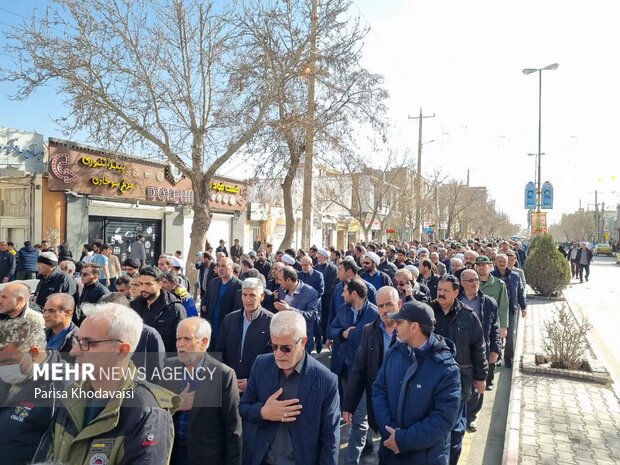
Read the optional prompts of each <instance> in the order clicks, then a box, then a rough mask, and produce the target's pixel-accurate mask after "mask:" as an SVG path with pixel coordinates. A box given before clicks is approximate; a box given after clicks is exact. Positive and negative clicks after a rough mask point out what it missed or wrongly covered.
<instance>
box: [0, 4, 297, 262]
mask: <svg viewBox="0 0 620 465" xmlns="http://www.w3.org/2000/svg"><path fill="white" fill-rule="evenodd" d="M289 3H290V2H286V3H285V2H280V1H278V0H245V1H242V2H235V3H233V4H231V5H226V4H224V6H222V5H221V4H218V5H217V6H216V5H215V4H204V3H203V2H201V1H199V0H166V1H159V0H125V1H121V0H56V1H55V2H54V4H53V6H51V7H49V8H47V9H46V10H45V11H44V12H43V13H41V14H37V13H35V14H34V15H33V18H32V21H30V22H26V23H24V24H23V25H22V26H21V27H19V28H17V29H16V30H14V31H12V32H9V33H8V34H7V35H8V38H9V39H10V45H9V46H8V51H9V52H10V53H11V54H13V55H14V56H16V57H17V58H16V62H17V63H16V67H15V68H14V69H8V70H7V69H4V70H3V77H4V79H9V80H11V81H15V82H17V83H18V84H19V85H20V89H19V91H18V93H17V95H16V96H15V97H16V98H19V99H25V98H28V97H29V96H30V95H31V94H32V93H33V92H34V91H35V90H36V89H37V88H39V87H42V86H45V85H47V84H48V83H49V82H50V81H55V82H57V83H58V84H59V89H60V97H61V98H62V99H63V102H64V104H65V106H66V108H68V109H70V110H68V114H67V116H66V117H65V118H63V119H62V120H61V121H59V122H60V123H61V124H62V125H63V128H64V129H65V131H67V132H72V131H77V130H86V131H87V132H88V133H89V134H90V135H91V137H92V138H93V140H94V141H96V142H97V143H98V144H100V145H102V146H104V147H106V148H109V149H112V150H118V149H121V148H123V149H124V150H125V151H129V150H135V149H136V148H137V147H139V148H140V149H141V150H142V151H143V153H144V154H146V155H149V154H153V155H155V156H160V157H161V156H163V157H165V158H167V159H168V160H169V161H170V162H172V163H173V164H174V165H176V166H177V167H178V168H179V169H180V171H181V172H182V173H183V175H184V176H186V177H188V178H189V179H190V180H191V182H192V188H193V190H194V204H193V211H194V220H193V224H192V230H191V244H190V254H189V256H190V257H192V256H194V255H195V253H196V252H197V251H198V250H201V249H202V248H203V246H204V243H205V238H206V232H207V230H208V229H209V225H210V223H211V218H212V213H211V209H210V207H209V202H208V200H207V199H208V193H209V186H210V181H211V178H212V177H213V176H214V174H215V173H216V172H217V170H218V169H219V168H220V167H221V166H222V165H223V164H224V163H225V162H227V161H228V160H230V159H231V157H233V155H235V154H236V153H238V152H239V151H240V150H241V149H242V148H243V147H244V146H245V145H246V144H247V143H248V142H249V141H250V140H251V139H252V138H253V137H254V136H255V135H256V133H257V132H258V131H259V130H260V129H261V128H262V127H263V125H264V123H265V120H266V118H267V117H268V115H269V112H270V110H271V109H272V107H273V104H274V101H275V100H276V96H277V94H278V93H279V92H280V91H281V89H282V83H283V82H285V81H287V80H288V79H289V78H290V76H291V75H297V74H298V73H299V68H300V66H301V64H302V63H303V62H304V60H305V59H306V56H305V55H306V54H307V50H308V37H307V36H306V35H304V34H302V33H301V31H300V29H299V28H294V27H291V23H294V22H295V21H296V20H297V19H296V18H291V11H290V8H289V6H288V4H289ZM128 148H129V149H128ZM192 269H193V267H188V270H192Z"/></svg>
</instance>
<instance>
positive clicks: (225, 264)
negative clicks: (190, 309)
mask: <svg viewBox="0 0 620 465" xmlns="http://www.w3.org/2000/svg"><path fill="white" fill-rule="evenodd" d="M217 274H218V277H217V278H215V279H214V280H213V281H211V283H210V284H209V289H208V291H207V302H206V305H205V306H204V307H203V308H201V312H200V316H202V317H203V318H205V319H206V320H207V321H209V323H211V330H212V333H211V344H213V346H214V347H217V337H218V334H219V330H220V326H221V324H222V321H224V317H225V316H226V315H228V314H229V313H231V312H233V311H234V310H236V309H235V308H234V307H235V295H236V293H237V291H238V290H239V289H241V281H240V280H239V278H237V277H236V276H235V275H234V274H233V261H232V259H231V258H228V257H221V258H220V259H219V260H218V262H217Z"/></svg>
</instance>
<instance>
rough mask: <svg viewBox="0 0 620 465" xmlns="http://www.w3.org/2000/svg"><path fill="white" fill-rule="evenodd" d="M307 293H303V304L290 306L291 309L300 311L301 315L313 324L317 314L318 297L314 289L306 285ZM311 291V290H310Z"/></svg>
mask: <svg viewBox="0 0 620 465" xmlns="http://www.w3.org/2000/svg"><path fill="white" fill-rule="evenodd" d="M307 289H308V292H307V295H305V296H304V297H305V299H304V300H305V301H306V302H305V305H301V306H300V308H297V307H290V309H291V310H294V311H296V312H299V313H301V315H302V316H303V317H304V318H305V319H306V321H307V322H309V323H311V324H314V320H316V319H317V317H318V315H319V302H320V300H319V298H318V296H317V295H315V294H316V291H315V290H314V289H312V288H311V287H308V288H307ZM310 291H311V292H310Z"/></svg>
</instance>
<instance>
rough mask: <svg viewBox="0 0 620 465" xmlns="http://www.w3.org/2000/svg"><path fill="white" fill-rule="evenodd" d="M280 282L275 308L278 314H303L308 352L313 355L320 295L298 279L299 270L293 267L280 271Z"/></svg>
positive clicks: (286, 267)
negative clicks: (292, 312) (285, 312)
mask: <svg viewBox="0 0 620 465" xmlns="http://www.w3.org/2000/svg"><path fill="white" fill-rule="evenodd" d="M278 281H279V283H280V288H279V289H278V291H277V293H278V295H277V296H276V299H277V300H276V301H275V302H274V303H273V306H274V307H275V309H276V310H277V311H278V312H283V311H288V310H293V311H295V312H298V313H301V315H302V316H303V317H304V318H305V319H306V324H307V335H308V344H306V351H307V352H308V353H311V352H312V349H314V337H315V328H316V327H317V321H318V318H319V302H320V300H319V294H318V293H317V292H316V291H315V290H314V289H313V288H311V287H310V286H308V285H307V284H304V283H302V282H301V281H300V280H299V279H297V270H295V268H293V267H292V266H285V267H284V268H282V269H281V270H280V271H278ZM316 335H317V336H319V335H318V334H316Z"/></svg>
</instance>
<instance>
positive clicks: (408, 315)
mask: <svg viewBox="0 0 620 465" xmlns="http://www.w3.org/2000/svg"><path fill="white" fill-rule="evenodd" d="M389 317H390V318H391V319H392V320H394V321H398V320H407V321H411V322H415V323H419V324H420V325H421V326H426V327H427V328H433V327H434V326H435V314H434V312H433V309H432V308H431V307H430V305H427V304H425V303H423V302H418V301H417V300H414V301H411V302H407V303H405V304H404V305H403V306H402V307H401V308H400V310H399V311H398V312H395V313H390V314H389Z"/></svg>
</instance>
